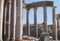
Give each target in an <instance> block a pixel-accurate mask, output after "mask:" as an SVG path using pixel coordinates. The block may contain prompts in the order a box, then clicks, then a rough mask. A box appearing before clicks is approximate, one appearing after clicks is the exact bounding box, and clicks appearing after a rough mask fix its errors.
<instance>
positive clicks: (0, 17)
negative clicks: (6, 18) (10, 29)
mask: <svg viewBox="0 0 60 41" xmlns="http://www.w3.org/2000/svg"><path fill="white" fill-rule="evenodd" d="M3 7H4V0H0V41H2V26H3Z"/></svg>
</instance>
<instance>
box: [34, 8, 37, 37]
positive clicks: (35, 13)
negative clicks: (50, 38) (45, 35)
mask: <svg viewBox="0 0 60 41" xmlns="http://www.w3.org/2000/svg"><path fill="white" fill-rule="evenodd" d="M36 28H37V8H34V36H35V37H36V36H37V33H36Z"/></svg>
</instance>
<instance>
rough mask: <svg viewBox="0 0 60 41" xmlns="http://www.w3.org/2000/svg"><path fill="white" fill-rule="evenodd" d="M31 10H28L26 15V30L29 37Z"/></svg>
mask: <svg viewBox="0 0 60 41" xmlns="http://www.w3.org/2000/svg"><path fill="white" fill-rule="evenodd" d="M29 10H30V9H29V8H27V10H26V11H27V14H26V26H27V30H26V33H27V35H30V24H29V19H30V18H29V17H30V16H29Z"/></svg>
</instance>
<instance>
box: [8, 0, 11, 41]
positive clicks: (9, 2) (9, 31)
mask: <svg viewBox="0 0 60 41" xmlns="http://www.w3.org/2000/svg"><path fill="white" fill-rule="evenodd" d="M10 20H11V0H9V18H8V41H9V39H10Z"/></svg>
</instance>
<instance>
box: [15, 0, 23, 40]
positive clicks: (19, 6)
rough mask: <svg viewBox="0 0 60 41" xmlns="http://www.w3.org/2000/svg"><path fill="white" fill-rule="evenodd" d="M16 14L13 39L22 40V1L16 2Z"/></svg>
mask: <svg viewBox="0 0 60 41" xmlns="http://www.w3.org/2000/svg"><path fill="white" fill-rule="evenodd" d="M16 2H17V10H16V11H17V14H16V28H15V29H16V30H15V33H16V34H15V38H16V40H17V41H18V40H19V41H20V40H22V34H23V25H22V0H17V1H16Z"/></svg>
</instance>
